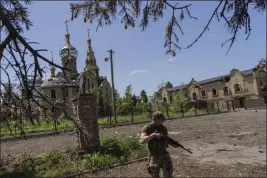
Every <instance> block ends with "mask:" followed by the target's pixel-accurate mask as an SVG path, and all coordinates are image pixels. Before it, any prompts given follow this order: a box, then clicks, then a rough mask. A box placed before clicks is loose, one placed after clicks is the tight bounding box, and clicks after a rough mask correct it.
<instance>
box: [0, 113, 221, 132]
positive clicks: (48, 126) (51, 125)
mask: <svg viewBox="0 0 267 178" xmlns="http://www.w3.org/2000/svg"><path fill="white" fill-rule="evenodd" d="M215 112H217V111H214V112H210V114H212V113H215ZM206 113H207V111H206V110H197V114H199V115H200V114H206ZM192 115H195V110H194V109H193V108H191V109H190V110H188V111H187V112H186V113H184V116H192ZM181 116H182V114H181V113H179V112H178V113H177V112H173V111H172V110H171V109H170V110H169V117H172V118H173V117H174V118H176V117H177V118H178V117H181ZM150 119H151V118H150V117H149V113H143V114H140V115H135V116H134V118H133V121H134V122H138V121H150ZM111 121H112V124H115V123H114V119H113V118H112V119H111ZM117 121H118V123H129V122H132V117H131V116H130V115H128V116H117ZM98 124H99V125H100V126H107V125H110V122H109V118H100V119H98ZM55 126H56V128H57V129H55ZM10 128H11V131H12V132H11V131H10V129H9V128H8V127H3V126H1V133H0V136H17V135H20V132H19V129H16V127H15V123H11V125H10ZM71 129H73V122H72V121H71V120H66V119H62V120H60V121H58V122H57V123H55V121H40V124H36V125H32V124H30V123H25V125H24V132H25V133H26V134H28V133H36V132H47V131H55V130H60V131H64V130H71Z"/></svg>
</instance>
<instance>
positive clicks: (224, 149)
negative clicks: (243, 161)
mask: <svg viewBox="0 0 267 178" xmlns="http://www.w3.org/2000/svg"><path fill="white" fill-rule="evenodd" d="M216 151H234V150H228V149H226V148H223V149H217V150H216Z"/></svg>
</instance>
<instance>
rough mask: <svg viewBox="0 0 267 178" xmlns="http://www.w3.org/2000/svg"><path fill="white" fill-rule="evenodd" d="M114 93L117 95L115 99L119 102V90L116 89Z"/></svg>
mask: <svg viewBox="0 0 267 178" xmlns="http://www.w3.org/2000/svg"><path fill="white" fill-rule="evenodd" d="M114 93H115V99H116V100H117V99H118V98H119V97H120V94H119V92H118V90H117V89H114Z"/></svg>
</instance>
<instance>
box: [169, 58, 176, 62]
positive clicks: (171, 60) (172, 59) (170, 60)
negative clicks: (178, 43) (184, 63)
mask: <svg viewBox="0 0 267 178" xmlns="http://www.w3.org/2000/svg"><path fill="white" fill-rule="evenodd" d="M175 60H176V58H173V57H172V58H170V59H168V61H167V62H173V61H175Z"/></svg>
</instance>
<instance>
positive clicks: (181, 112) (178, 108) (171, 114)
mask: <svg viewBox="0 0 267 178" xmlns="http://www.w3.org/2000/svg"><path fill="white" fill-rule="evenodd" d="M229 110H235V108H234V107H233V106H232V105H231V102H230V104H229V101H224V102H212V103H208V104H207V105H206V106H204V105H201V104H200V105H196V104H167V103H154V104H149V103H144V104H142V106H141V107H137V106H133V107H130V109H129V111H128V112H124V113H126V114H120V113H119V114H117V119H116V120H117V123H116V122H115V120H114V117H113V116H112V115H107V116H106V117H101V118H98V123H99V125H100V126H110V125H114V124H122V125H123V124H131V123H139V122H149V121H151V119H152V113H153V112H154V111H162V112H163V113H164V114H165V115H166V117H167V118H180V117H190V116H200V115H205V114H215V113H220V112H227V111H229ZM22 126H23V131H24V132H25V133H26V134H28V133H36V132H48V131H64V130H72V129H73V128H74V124H73V122H72V121H71V120H67V119H62V118H61V119H58V120H49V121H48V120H41V121H39V123H36V124H35V125H32V124H31V123H24V124H23V125H22ZM1 127H2V128H1V136H17V135H20V134H21V132H20V130H21V129H20V128H19V127H21V124H16V123H15V122H13V123H12V122H11V124H10V125H9V126H1Z"/></svg>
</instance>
